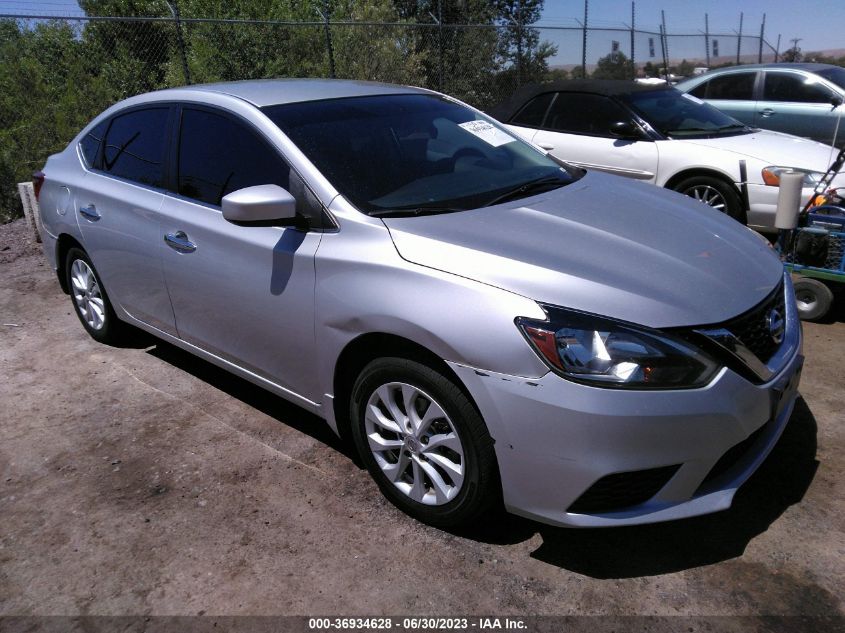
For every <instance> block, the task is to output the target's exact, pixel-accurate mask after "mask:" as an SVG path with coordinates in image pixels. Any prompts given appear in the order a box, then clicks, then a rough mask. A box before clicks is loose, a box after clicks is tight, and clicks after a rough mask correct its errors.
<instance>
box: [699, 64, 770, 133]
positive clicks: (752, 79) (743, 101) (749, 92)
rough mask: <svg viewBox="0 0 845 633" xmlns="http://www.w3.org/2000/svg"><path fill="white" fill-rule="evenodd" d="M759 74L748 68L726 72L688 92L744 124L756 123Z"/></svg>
mask: <svg viewBox="0 0 845 633" xmlns="http://www.w3.org/2000/svg"><path fill="white" fill-rule="evenodd" d="M759 74H760V73H758V72H757V71H748V70H746V71H738V72H726V73H723V74H719V75H716V76H715V77H713V78H712V79H709V80H708V81H705V82H704V83H701V84H699V85H698V86H696V87H695V88H693V89H692V90H690V91H689V92H690V94H691V95H693V96H695V97H698V98H699V99H703V100H704V101H707V102H708V103H710V104H711V105H713V106H715V107H717V108H719V109H720V110H721V111H722V112H724V113H725V114H727V115H729V116H732V117H733V118H735V119H737V120H738V121H742V122H743V123H745V124H746V125H757V82H758V77H759ZM761 127H765V126H761Z"/></svg>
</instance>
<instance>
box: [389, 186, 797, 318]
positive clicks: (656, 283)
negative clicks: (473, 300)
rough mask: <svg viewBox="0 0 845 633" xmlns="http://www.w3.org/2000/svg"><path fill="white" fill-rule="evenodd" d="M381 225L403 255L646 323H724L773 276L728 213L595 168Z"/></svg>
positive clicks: (776, 274)
mask: <svg viewBox="0 0 845 633" xmlns="http://www.w3.org/2000/svg"><path fill="white" fill-rule="evenodd" d="M384 223H385V224H386V225H387V227H388V229H389V231H390V234H391V237H392V239H393V242H394V244H395V245H396V248H397V250H398V251H399V254H400V255H401V256H402V257H403V258H404V259H406V260H408V261H410V262H414V263H417V264H420V265H423V266H427V267H430V268H435V269H438V270H441V271H444V272H448V273H453V274H456V275H460V276H463V277H466V278H470V279H473V280H476V281H480V282H483V283H486V284H490V285H493V286H496V287H499V288H503V289H505V290H508V291H511V292H515V293H518V294H521V295H523V296H526V297H529V298H531V299H534V300H536V301H539V302H542V303H549V304H554V305H558V306H564V307H568V308H572V309H576V310H582V311H586V312H591V313H594V314H601V315H604V316H609V317H613V318H617V319H622V320H625V321H630V322H634V323H640V324H642V325H647V326H651V327H673V326H688V325H704V324H713V323H719V322H722V321H725V320H727V319H730V318H732V317H735V316H737V315H738V314H740V313H742V312H745V311H746V310H748V309H750V308H752V307H753V306H754V305H756V304H757V303H759V302H760V301H762V300H763V299H764V298H765V297H766V296H767V295H768V294H769V293H770V292H771V291H772V289H773V288H774V287H775V285H776V284H777V283H778V282H779V281H780V279H781V276H782V275H783V266H782V265H781V263H780V261H779V260H778V258H777V257H776V256H775V255H774V253H773V251H772V250H771V249H770V248H769V247H768V246H767V245H766V244H765V242H764V241H763V240H762V239H761V238H760V237H759V236H758V235H756V234H754V233H753V232H752V231H751V230H749V229H747V228H745V227H743V226H741V225H740V224H738V223H737V222H735V221H734V220H732V219H730V218H728V217H727V216H725V215H723V214H721V213H719V212H717V211H714V210H712V209H710V207H707V206H706V205H704V204H702V203H700V202H696V201H694V200H692V199H690V198H687V197H686V196H682V195H680V194H677V193H674V192H671V191H666V190H664V189H660V188H658V187H654V186H653V185H646V184H643V183H636V182H631V181H629V180H625V179H622V178H618V177H615V176H609V175H605V174H600V173H595V172H589V173H587V175H585V176H584V177H583V178H581V179H580V180H578V181H576V182H574V183H572V184H570V185H568V186H566V187H562V188H560V189H556V190H554V191H551V192H548V193H545V194H541V195H537V196H533V197H530V198H524V199H521V200H517V201H514V202H511V203H506V204H501V205H496V206H493V207H485V208H481V209H475V210H471V211H463V212H457V213H451V214H445V215H432V216H419V217H410V218H407V217H406V218H385V219H384ZM514 316H519V315H514Z"/></svg>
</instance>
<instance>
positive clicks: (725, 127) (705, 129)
mask: <svg viewBox="0 0 845 633" xmlns="http://www.w3.org/2000/svg"><path fill="white" fill-rule="evenodd" d="M747 127H748V126H747V125H745V123H730V124H728V125H723V126H721V127H685V128H683V129H679V130H669V131H667V132H666V134H668V135H669V136H672V135H674V134H683V133H685V132H695V133H698V132H706V133H708V134H715V133H716V132H723V131H725V130H737V129H740V128H742V129H744V128H747Z"/></svg>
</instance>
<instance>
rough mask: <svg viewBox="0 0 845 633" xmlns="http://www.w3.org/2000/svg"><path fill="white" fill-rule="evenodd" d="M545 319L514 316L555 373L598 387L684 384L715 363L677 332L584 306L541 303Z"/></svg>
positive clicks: (698, 382) (706, 376) (708, 374)
mask: <svg viewBox="0 0 845 633" xmlns="http://www.w3.org/2000/svg"><path fill="white" fill-rule="evenodd" d="M542 308H543V309H544V310H545V311H546V314H548V315H549V318H548V319H547V320H546V321H537V320H536V319H528V318H524V317H519V318H517V319H516V324H517V326H518V327H519V328H520V330H521V331H522V333H523V334H524V335H525V338H526V339H527V340H528V342H529V343H530V344H531V346H532V347H533V348H534V349H535V351H536V352H537V353H538V354H539V355H540V357H541V358H542V359H543V360H544V361H546V363H547V364H548V365H549V367H550V368H551V369H552V370H553V371H554V372H555V373H557V374H559V375H561V376H563V377H564V378H568V379H570V380H574V381H576V382H583V383H587V384H591V385H594V386H597V387H617V388H628V389H689V388H694V387H702V386H704V385H706V384H707V383H708V382H710V380H711V379H712V378H713V376H714V375H715V374H716V372H717V371H718V370H719V365H718V364H716V362H714V361H713V360H712V359H711V358H710V357H708V356H707V355H706V354H704V352H702V351H701V350H699V349H698V348H696V347H694V346H693V345H691V344H690V343H688V342H686V341H684V340H683V339H681V338H678V337H676V336H673V335H671V334H668V333H666V332H661V331H660V330H652V329H649V328H642V327H638V326H634V325H631V324H628V323H622V322H619V321H614V320H612V319H607V318H604V317H599V316H595V315H591V314H586V313H583V312H575V311H572V310H566V309H563V308H557V307H552V306H546V305H543V306H542Z"/></svg>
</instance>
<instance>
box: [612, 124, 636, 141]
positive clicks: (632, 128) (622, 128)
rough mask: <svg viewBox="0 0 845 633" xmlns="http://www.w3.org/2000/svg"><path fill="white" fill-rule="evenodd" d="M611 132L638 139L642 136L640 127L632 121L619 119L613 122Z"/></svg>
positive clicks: (614, 134)
mask: <svg viewBox="0 0 845 633" xmlns="http://www.w3.org/2000/svg"><path fill="white" fill-rule="evenodd" d="M610 133H611V134H612V135H613V136H618V137H619V138H623V139H627V140H631V141H637V140H639V139H641V138H642V134H641V133H640V130H639V128H638V127H637V126H636V125H634V124H633V123H632V122H631V121H617V122H616V123H613V124H611V126H610Z"/></svg>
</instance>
